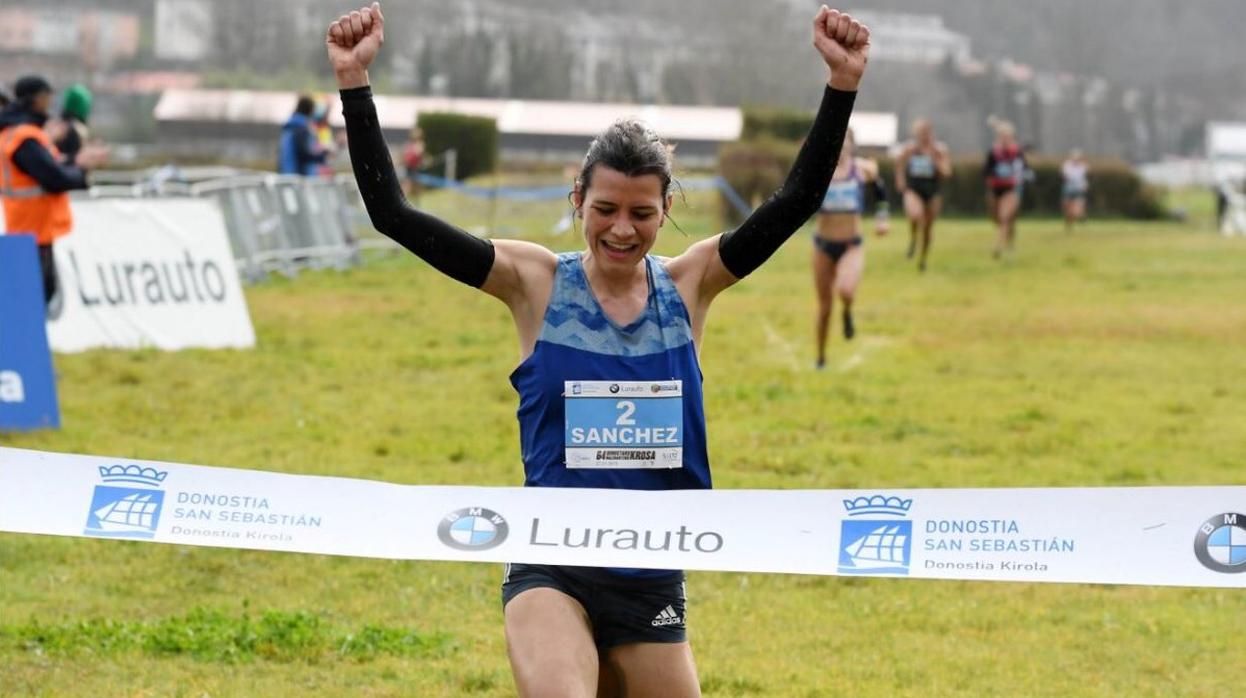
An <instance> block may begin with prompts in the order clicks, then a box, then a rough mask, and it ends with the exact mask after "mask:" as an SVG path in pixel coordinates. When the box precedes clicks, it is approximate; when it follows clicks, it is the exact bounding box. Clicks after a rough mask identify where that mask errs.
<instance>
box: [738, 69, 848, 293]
mask: <svg viewBox="0 0 1246 698" xmlns="http://www.w3.org/2000/svg"><path fill="white" fill-rule="evenodd" d="M856 98H857V93H856V92H843V91H841V90H836V89H834V88H832V87H827V88H826V91H825V92H824V93H823V94H822V106H821V107H819V109H818V115H817V117H816V118H815V119H814V121H813V128H811V129H809V135H808V136H807V137H806V138H805V144H804V145H803V146H801V148H800V153H799V154H798V155H797V156H796V162H795V163H793V164H792V171H791V172H789V173H788V175H787V180H786V181H784V182H783V187H782V188H781V189H779V191H777V192H775V193H774V195H772V196H771V197H770V198H769V199H768V200H766V202H765V203H764V204H762V205H761V206H759V207H758V208H757V210H756V211H753V213H752V215H750V216H749V217H748V220H746V221H744V223H743V225H741V226H740V227H739V228H736V229H735V230H733V231H730V232H728V233H724V234H723V236H722V238H721V239H720V240H719V244H718V255H719V256H720V257H721V258H722V261H723V266H725V267H727V271H729V272H731V274H732V275H734V276H735V277H736V278H737V279H743V278H744V277H746V276H748V275H749V274H751V273H752V272H753V271H754V270H756V269H757V268H758V267H760V266H761V265H762V263H763V262H765V261H766V260H767V259H770V256H771V255H773V254H774V253H775V251H776V250H778V249H779V247H780V246H781V245H783V243H784V242H785V241H786V240H787V239H788V238H789V237H791V236H792V234H793V233H795V232H796V231H797V230H799V229H800V226H802V225H804V224H805V221H807V220H809V217H810V216H812V215H813V214H814V213H817V211H818V208H819V207H820V206H821V205H822V198H823V197H824V196H825V195H826V188H827V187H828V186H829V185H830V183H831V175H833V174H834V173H835V165H836V163H838V162H839V150H840V148H841V147H842V146H843V144H844V135H845V134H846V133H847V132H848V117H849V116H851V115H852V105H853V102H855V101H856Z"/></svg>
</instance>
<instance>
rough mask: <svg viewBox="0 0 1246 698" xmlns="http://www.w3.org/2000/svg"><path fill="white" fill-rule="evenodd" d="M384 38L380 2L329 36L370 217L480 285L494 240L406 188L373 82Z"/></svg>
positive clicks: (435, 262) (456, 275) (448, 270)
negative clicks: (431, 208) (421, 206)
mask: <svg viewBox="0 0 1246 698" xmlns="http://www.w3.org/2000/svg"><path fill="white" fill-rule="evenodd" d="M384 41H385V18H384V17H383V16H382V15H381V7H380V4H379V3H373V4H372V6H371V7H365V8H362V9H360V10H358V11H355V12H352V13H350V14H349V15H342V17H341V18H339V19H338V20H337V21H336V22H333V23H332V24H330V25H329V29H328V32H327V34H326V36H325V43H326V46H327V48H328V52H329V61H330V62H331V63H332V64H333V72H334V75H335V76H336V77H337V82H338V87H339V88H340V89H341V95H342V114H343V116H344V117H345V119H346V136H347V140H348V143H349V147H350V161H351V167H352V168H353V169H354V171H355V181H356V182H357V183H358V185H359V193H360V194H361V195H362V197H363V202H364V206H365V207H367V209H368V217H369V218H370V219H371V220H372V225H373V227H375V228H376V229H377V230H378V231H380V232H381V233H383V234H385V235H386V236H388V237H389V238H391V239H393V240H394V241H395V242H397V243H398V244H400V245H402V246H403V247H405V248H407V249H408V250H410V251H412V252H414V253H415V254H416V255H418V256H419V257H420V259H423V260H424V261H426V262H428V263H429V264H430V265H432V266H433V267H435V268H436V269H437V270H438V271H441V272H442V273H444V274H445V275H447V276H449V277H451V278H453V279H456V280H458V281H461V282H463V283H465V284H467V285H469V286H472V287H475V288H480V287H481V286H483V285H484V283H485V281H486V280H487V279H488V277H489V272H490V271H491V270H492V268H493V262H494V256H495V255H494V249H493V245H492V244H491V243H490V242H489V241H488V240H482V239H480V238H478V237H476V236H474V235H471V234H470V233H467V232H465V231H463V230H460V229H459V228H456V227H454V226H452V225H450V224H448V223H446V222H445V221H443V220H441V219H439V218H437V217H436V216H431V215H429V214H427V213H424V212H422V211H418V210H416V209H415V208H412V206H411V205H410V204H409V203H408V202H407V197H406V196H405V195H404V194H403V193H402V187H401V185H400V184H399V182H398V175H397V173H395V172H394V163H393V161H392V160H391V159H390V156H389V148H388V147H387V146H386V144H385V137H384V135H383V134H382V133H381V125H380V122H379V121H378V120H377V116H376V105H375V104H373V102H372V88H371V87H370V86H369V82H368V66H369V65H371V64H372V61H373V60H374V59H375V58H376V54H377V51H378V50H380V48H381V44H382V43H384Z"/></svg>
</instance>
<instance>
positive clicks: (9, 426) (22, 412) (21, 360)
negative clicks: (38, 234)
mask: <svg viewBox="0 0 1246 698" xmlns="http://www.w3.org/2000/svg"><path fill="white" fill-rule="evenodd" d="M60 425H61V418H60V410H59V409H58V407H57V403H56V382H55V380H54V379H53V375H52V352H51V351H50V350H49V349H48V334H47V326H46V324H45V320H44V304H43V278H42V276H41V274H40V271H39V255H38V253H37V252H36V251H35V239H34V238H33V237H31V236H29V235H0V431H16V430H25V429H49V428H51V429H54V428H58V427H60Z"/></svg>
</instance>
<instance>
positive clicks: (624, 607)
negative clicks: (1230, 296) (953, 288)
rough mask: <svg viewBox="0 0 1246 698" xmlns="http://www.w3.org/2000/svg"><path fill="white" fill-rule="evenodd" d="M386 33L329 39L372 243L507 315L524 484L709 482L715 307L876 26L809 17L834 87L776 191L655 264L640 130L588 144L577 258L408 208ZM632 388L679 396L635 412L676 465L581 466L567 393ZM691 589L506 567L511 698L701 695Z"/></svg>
mask: <svg viewBox="0 0 1246 698" xmlns="http://www.w3.org/2000/svg"><path fill="white" fill-rule="evenodd" d="M384 27H385V22H384V19H383V17H382V16H381V12H380V7H379V5H378V4H375V3H374V4H373V5H372V6H371V7H367V8H362V9H360V10H358V11H355V12H352V13H350V14H349V15H343V16H342V17H341V18H340V19H338V20H337V21H336V22H334V23H332V24H330V25H329V30H328V36H327V39H326V42H327V45H328V53H329V58H330V61H331V63H332V64H333V69H334V72H335V75H336V77H337V81H338V85H339V87H340V88H341V95H342V105H343V112H344V115H345V118H346V128H347V133H348V136H349V144H350V155H351V161H352V164H353V167H354V170H355V178H356V180H357V181H358V184H359V189H360V192H361V194H362V196H363V199H364V202H365V204H366V206H367V209H368V214H369V216H370V218H371V220H372V223H373V225H374V226H375V227H376V228H377V230H379V231H380V232H382V233H384V234H385V235H388V236H389V237H391V238H393V239H394V240H395V241H397V242H399V243H400V244H402V245H403V246H404V247H406V248H407V249H409V250H411V251H412V252H414V253H415V254H417V255H418V256H420V257H421V258H422V259H424V260H425V261H426V262H428V263H429V264H431V265H432V266H433V267H435V268H436V269H438V270H439V271H441V272H442V273H444V274H446V275H448V276H450V277H452V278H454V279H456V280H458V281H461V282H463V283H465V284H467V285H469V286H472V287H474V288H479V289H480V290H482V291H484V292H485V293H488V294H490V295H492V296H494V297H496V298H498V299H499V300H501V301H502V302H503V303H505V304H506V305H507V307H508V308H510V311H511V314H512V316H513V318H514V322H515V327H516V330H517V334H518V337H519V346H520V355H521V357H522V360H521V362H520V364H519V367H518V368H517V369H515V371H514V373H513V374H512V375H511V383H512V384H513V385H514V387H515V388H516V390H517V391H518V392H519V400H520V405H519V415H518V416H519V423H520V440H521V447H522V455H523V462H524V473H525V484H527V485H529V486H536V487H598V488H626V489H650V490H659V489H694V488H707V487H709V486H710V473H709V464H708V462H707V457H706V444H705V418H704V410H703V406H702V397H701V395H702V394H701V373H700V367H699V364H698V358H697V351H696V350H697V347H699V344H700V339H701V336H702V332H703V329H704V327H705V321H706V317H707V314H708V311H709V307H710V303H711V301H712V300H713V299H714V297H715V296H716V295H717V294H718V293H719V292H721V291H723V290H724V289H726V288H728V287H729V286H731V285H732V284H734V283H736V282H738V281H739V280H740V279H742V278H744V277H745V276H747V275H748V274H750V273H751V272H753V271H754V270H755V269H757V268H758V266H760V265H761V264H762V263H763V262H765V261H766V259H768V258H769V257H770V256H771V255H772V254H773V253H774V252H775V251H776V250H777V249H778V248H779V246H780V245H781V244H782V243H783V242H784V241H785V240H786V239H787V238H788V237H790V236H791V235H792V234H793V233H794V232H796V230H797V229H799V228H800V226H801V225H802V224H804V222H805V221H806V220H808V219H809V217H810V216H812V215H813V214H814V212H816V211H817V210H818V206H819V204H820V203H821V201H822V196H823V192H825V191H826V187H827V184H828V183H829V182H830V179H831V174H832V170H833V165H834V163H835V162H836V161H837V160H838V155H839V149H840V146H841V144H842V142H843V138H844V133H845V131H846V130H847V126H848V116H849V114H850V113H851V111H852V105H853V102H854V100H855V97H856V89H857V85H858V84H859V82H860V80H861V75H862V74H863V72H864V70H865V64H866V60H867V58H868V55H869V30H868V29H866V28H865V27H863V26H861V25H860V24H859V23H858V22H856V21H855V20H853V19H852V18H851V17H849V16H848V15H845V14H841V13H839V12H837V11H833V10H828V9H827V8H826V7H825V6H823V7H822V9H821V10H819V12H818V14H817V16H816V17H815V18H814V22H813V43H814V46H815V47H816V48H817V50H818V53H819V54H820V55H821V57H822V59H823V60H824V61H825V62H826V64H827V66H828V67H829V68H830V78H829V80H828V84H827V86H826V87H825V89H824V90H823V99H822V105H821V108H820V110H819V112H818V115H817V117H816V119H815V121H814V125H813V127H812V129H811V130H810V132H809V136H808V138H807V139H806V142H805V145H804V146H803V147H802V149H801V152H800V154H799V155H798V156H797V160H796V162H795V163H794V165H793V168H792V171H791V173H789V175H788V178H787V180H786V182H785V183H784V185H783V187H782V189H780V190H779V191H778V192H777V193H776V194H775V195H774V196H773V197H771V198H770V199H769V200H768V201H767V202H766V203H764V204H763V205H762V206H761V207H759V208H758V209H757V210H756V211H755V212H753V214H752V215H751V216H750V217H749V218H748V219H747V220H746V221H745V222H744V224H743V225H741V226H740V227H739V228H738V229H736V230H734V231H731V232H728V233H724V234H722V235H716V236H714V237H712V238H708V239H706V240H702V241H700V242H697V243H695V244H693V245H692V246H690V247H689V248H688V249H687V250H686V251H685V252H684V253H683V254H681V255H679V256H678V257H675V258H672V259H663V258H658V257H654V256H652V255H650V254H649V251H650V249H651V248H652V247H653V244H654V241H655V240H656V238H657V235H658V230H659V229H660V228H661V227H662V225H663V224H664V223H665V222H666V219H667V215H668V213H669V211H670V207H671V204H672V196H671V194H670V191H669V189H670V182H671V163H670V159H669V153H668V150H667V148H666V146H665V145H664V144H663V143H662V141H660V140H659V139H658V138H657V137H656V136H655V135H654V134H653V133H652V132H651V131H649V130H648V129H647V128H645V127H644V126H643V125H641V124H639V123H637V122H634V121H623V122H618V123H616V124H614V125H613V126H611V127H610V128H608V129H606V131H605V132H603V133H602V134H601V135H599V136H598V137H597V138H596V139H595V140H594V141H593V143H592V144H591V145H590V146H589V151H588V154H587V155H586V156H585V159H584V164H583V168H582V169H581V172H580V176H579V179H578V181H577V182H576V184H575V189H574V191H573V192H572V201H573V203H574V205H575V208H576V211H577V215H578V216H579V217H580V218H582V219H583V227H584V237H585V242H586V245H585V248H584V249H583V250H582V251H579V252H567V253H562V254H555V253H553V252H551V251H549V250H547V249H546V248H544V247H542V246H540V245H536V244H533V243H530V242H524V241H520V240H494V241H488V240H482V239H480V238H476V237H473V236H472V235H470V234H468V233H466V232H463V231H462V230H460V229H458V228H456V227H454V226H452V225H450V224H448V223H446V222H444V221H442V220H439V219H437V218H435V217H433V216H431V215H428V214H427V213H424V212H421V211H418V210H415V209H413V208H411V207H410V205H409V204H408V203H407V201H406V199H405V197H403V196H402V189H401V186H400V184H399V181H398V177H397V175H396V174H395V172H394V167H393V163H392V162H391V161H390V158H389V155H388V150H387V148H386V145H385V140H384V138H383V136H382V134H381V129H380V126H379V124H378V122H377V115H376V107H375V105H374V104H373V101H372V94H371V89H370V87H369V80H368V73H367V69H368V66H369V65H370V64H371V63H372V61H373V59H375V57H376V55H377V51H378V50H379V49H380V47H381V44H382V42H383V40H384ZM641 381H643V382H644V383H645V384H646V385H655V384H659V382H660V384H661V385H663V386H667V387H671V388H673V389H675V391H676V392H677V394H679V395H680V396H681V402H682V410H679V409H677V410H674V411H662V413H661V414H643V413H642V411H640V410H638V411H637V413H636V414H635V415H632V416H629V419H635V420H636V421H637V422H638V423H640V422H642V421H646V422H648V423H649V424H651V425H654V424H655V423H657V422H661V423H662V424H656V425H657V426H668V427H676V428H679V429H680V430H681V431H682V434H683V457H682V460H681V461H678V462H677V463H676V464H675V467H670V464H668V463H662V464H658V463H651V462H643V456H639V455H638V456H637V459H639V460H637V461H633V462H627V461H625V462H619V463H617V464H616V466H617V467H612V468H583V467H576V465H577V464H576V463H575V462H573V461H572V459H571V458H570V457H569V455H570V454H571V451H572V449H571V448H568V446H567V444H566V443H565V441H564V433H565V432H564V429H565V428H566V427H567V424H568V423H569V421H570V420H573V419H579V418H581V415H582V414H583V412H582V411H581V410H579V409H578V408H576V406H575V405H574V404H573V403H574V402H575V400H574V399H573V397H572V390H571V389H568V386H569V385H574V384H576V383H579V384H580V385H582V386H592V385H596V384H598V383H599V382H605V383H606V384H609V385H617V384H619V383H624V382H641ZM636 402H642V401H640V400H637V401H636ZM590 411H591V410H590ZM584 418H585V419H588V417H584ZM569 431H571V430H569V429H567V432H569ZM683 581H684V576H683V573H682V572H680V571H678V570H634V569H629V570H613V569H588V568H573V567H557V566H551V565H525V564H514V565H509V566H508V568H507V575H506V578H505V579H504V581H503V587H502V598H503V604H504V615H505V626H506V638H507V645H508V650H509V655H510V660H511V667H512V670H513V672H514V676H515V683H516V686H517V687H518V691H519V693H520V695H523V696H543V697H544V696H592V695H635V696H656V695H663V696H696V695H699V694H700V688H699V686H698V682H697V675H696V668H695V665H694V663H693V658H692V650H691V648H690V647H689V645H688V641H687V634H686V630H685V597H684V584H683Z"/></svg>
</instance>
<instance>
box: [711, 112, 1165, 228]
mask: <svg viewBox="0 0 1246 698" xmlns="http://www.w3.org/2000/svg"><path fill="white" fill-rule="evenodd" d="M812 125H813V113H812V112H807V111H802V110H797V109H782V108H772V107H747V108H745V110H744V128H743V132H742V134H741V139H742V140H741V141H739V142H736V143H729V144H725V145H723V147H722V148H721V149H720V150H719V171H720V173H721V174H722V176H723V179H725V180H727V183H729V184H730V185H731V186H732V187H733V188H734V189H735V190H736V191H737V192H739V194H740V196H742V197H744V200H745V201H747V202H748V203H749V204H751V205H753V206H754V207H755V206H756V205H757V204H759V203H761V201H762V200H764V199H765V197H767V196H769V195H770V194H772V193H774V192H775V191H776V190H777V189H778V188H779V187H780V186H782V184H783V179H784V178H785V177H786V176H787V171H788V169H790V167H791V165H792V162H793V161H794V160H795V158H796V152H797V150H798V144H799V143H800V141H801V140H802V139H804V137H805V134H807V133H808V132H809V128H810V127H811V126H812ZM985 157H986V154H985V153H983V154H982V156H978V157H959V158H955V159H954V162H953V163H952V167H953V173H952V177H951V178H949V179H947V180H944V181H943V182H942V185H941V190H942V192H943V210H944V211H945V212H946V213H950V214H953V215H964V216H968V215H986V185H985V184H984V182H983V178H982V165H983V160H984V159H985ZM1061 162H1063V161H1062V160H1060V159H1054V158H1042V157H1036V158H1034V159H1032V160H1031V161H1030V167H1032V168H1033V169H1034V174H1035V179H1034V181H1031V182H1027V183H1026V185H1025V194H1024V198H1023V200H1022V210H1023V211H1024V212H1026V213H1036V214H1039V215H1051V216H1058V215H1061V211H1060V193H1061V188H1062V186H1063V177H1062V176H1061V174H1060V165H1061ZM879 168H880V170H881V173H882V176H883V178H884V181H885V182H886V183H887V188H888V191H889V196H890V198H891V204H892V210H893V211H896V212H898V215H903V212H904V209H903V207H902V205H901V204H902V202H901V201H900V196H899V194H898V193H897V192H896V191H895V186H894V185H895V175H894V172H895V167H894V163H893V162H892V161H891V159H890V158H880V159H879ZM721 202H722V211H723V219H724V220H725V221H727V222H728V224H729V225H732V226H734V225H738V224H740V223H741V222H742V220H741V217H740V215H739V213H738V212H737V211H736V210H735V208H734V207H733V206H732V205H731V203H730V202H729V201H728V200H727V198H726V197H725V196H724V197H721ZM1086 211H1087V214H1088V215H1090V216H1106V217H1113V216H1119V217H1125V218H1142V219H1155V218H1160V217H1162V216H1163V215H1164V210H1163V206H1162V205H1161V203H1160V196H1159V192H1158V191H1156V190H1155V189H1154V188H1152V187H1150V186H1148V185H1147V184H1146V183H1144V182H1143V181H1142V179H1141V178H1140V177H1138V175H1137V173H1135V172H1134V171H1133V168H1131V167H1130V166H1129V165H1128V163H1125V162H1122V161H1120V160H1112V159H1102V160H1092V161H1091V162H1090V195H1089V198H1088V199H1087V201H1086Z"/></svg>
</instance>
